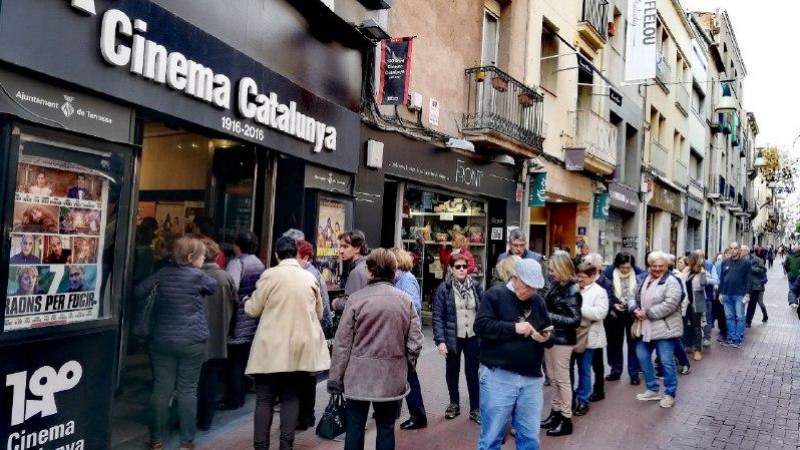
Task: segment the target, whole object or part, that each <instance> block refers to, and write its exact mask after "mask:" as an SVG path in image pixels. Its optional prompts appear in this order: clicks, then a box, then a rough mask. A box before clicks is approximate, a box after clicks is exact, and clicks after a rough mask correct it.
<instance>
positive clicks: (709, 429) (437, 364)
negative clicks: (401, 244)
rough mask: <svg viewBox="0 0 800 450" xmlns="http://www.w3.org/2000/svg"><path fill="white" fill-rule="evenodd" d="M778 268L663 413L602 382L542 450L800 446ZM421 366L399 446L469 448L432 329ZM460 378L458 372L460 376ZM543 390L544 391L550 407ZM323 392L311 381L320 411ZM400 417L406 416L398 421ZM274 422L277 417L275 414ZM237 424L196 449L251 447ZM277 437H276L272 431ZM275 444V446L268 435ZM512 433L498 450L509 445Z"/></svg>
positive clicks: (795, 364)
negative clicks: (416, 421) (755, 306)
mask: <svg viewBox="0 0 800 450" xmlns="http://www.w3.org/2000/svg"><path fill="white" fill-rule="evenodd" d="M779 267H780V265H779V264H776V265H775V269H773V270H772V271H771V272H770V273H769V278H770V282H769V283H768V285H767V292H766V295H765V301H766V303H767V308H768V310H769V317H770V319H769V322H768V323H767V324H761V322H760V321H761V313H760V312H757V313H756V318H755V319H754V320H753V323H754V326H753V328H751V329H748V330H747V333H746V335H745V344H744V346H743V348H742V349H738V350H737V349H733V348H725V347H720V346H718V345H717V344H716V343H715V344H714V346H713V347H712V348H711V349H709V350H708V351H707V352H706V354H705V356H704V358H703V360H702V361H700V362H694V363H693V366H692V373H691V374H690V375H687V376H680V377H679V386H678V395H677V403H676V405H675V407H674V408H672V409H662V408H659V407H658V403H657V402H638V401H637V400H636V399H635V394H637V393H639V392H642V391H643V390H644V386H643V385H642V386H640V387H636V386H631V385H630V384H629V383H628V379H627V377H626V376H624V377H623V379H622V380H621V381H619V382H613V383H606V400H604V401H601V402H598V403H593V404H592V405H591V410H590V412H589V414H588V415H587V416H585V417H577V418H575V419H574V424H575V432H574V434H573V435H571V436H568V437H562V438H547V437H544V435H543V438H542V447H543V448H544V449H582V450H589V449H621V450H627V449H630V450H633V449H664V450H667V449H669V450H672V449H717V448H719V449H722V448H725V449H764V450H768V449H800V434H799V433H800V379H798V380H797V381H795V380H793V378H792V374H793V373H798V374H800V357H797V356H796V353H797V352H796V351H795V349H796V345H797V343H798V342H797V339H798V338H797V336H798V331H800V321H798V318H797V316H796V315H795V314H794V313H793V311H792V310H790V309H789V308H788V306H787V305H786V300H785V299H786V291H787V286H786V278H785V277H784V276H783V274H782V272H781V269H779ZM425 332H426V348H425V351H424V353H423V356H422V358H421V359H420V362H419V371H420V379H421V380H422V388H423V396H424V398H425V404H426V407H427V409H428V415H429V424H428V427H427V428H426V429H423V430H418V431H410V432H409V431H402V430H399V429H398V430H397V448H398V450H402V449H410V450H437V449H443V450H467V449H469V450H472V449H475V448H476V442H477V436H478V432H479V427H478V426H477V425H476V424H474V423H472V422H470V421H469V420H468V419H467V417H466V414H462V415H461V416H460V417H458V418H456V419H454V420H450V421H448V420H444V418H443V415H444V408H445V406H446V403H447V389H446V387H445V384H444V360H443V358H442V357H440V356H439V355H438V354H437V353H436V352H435V349H434V348H433V344H432V342H430V341H431V339H430V334H431V333H430V329H427V330H425ZM462 378H463V377H462ZM461 392H462V397H461V403H462V407H463V408H464V409H466V404H467V403H466V402H467V396H466V385H465V384H464V382H463V379H462V388H461ZM550 395H551V393H550V388H545V405H546V406H545V408H544V411H543V413H545V414H546V413H547V412H548V405H549V398H550ZM326 399H327V394H325V393H324V383H321V384H320V385H319V395H318V408H317V409H318V413H317V417H319V415H320V413H321V409H322V408H324V404H325V400H326ZM403 418H404V417H403ZM276 422H277V420H276ZM245 423H246V425H242V426H239V427H237V428H234V429H232V430H231V431H229V432H225V433H224V434H222V435H221V436H218V437H216V438H214V439H213V440H210V441H208V440H207V441H206V442H203V439H202V438H201V439H200V440H199V443H201V444H202V445H201V446H200V449H202V450H206V449H231V450H238V449H242V450H244V449H249V448H252V447H251V446H252V423H251V422H250V421H245ZM273 435H277V433H273ZM374 436H375V434H374V424H372V423H370V424H369V430H368V434H367V447H366V448H367V449H372V448H374ZM272 445H273V448H276V449H277V448H278V445H277V442H276V441H275V438H274V437H273V444H272ZM295 448H296V449H298V450H303V449H318V450H328V449H331V450H333V449H341V448H342V443H341V442H334V441H325V440H322V439H319V438H318V437H316V436H315V435H314V433H313V431H307V432H304V433H299V434H298V435H297V439H296V444H295ZM513 448H514V445H513V438H512V439H509V441H508V443H507V444H506V445H505V446H504V449H513Z"/></svg>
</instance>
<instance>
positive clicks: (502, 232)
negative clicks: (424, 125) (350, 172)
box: [355, 126, 522, 320]
mask: <svg viewBox="0 0 800 450" xmlns="http://www.w3.org/2000/svg"><path fill="white" fill-rule="evenodd" d="M362 130H363V131H362V138H364V140H365V141H366V142H365V144H364V149H365V153H367V154H366V155H365V158H364V159H363V160H364V163H365V164H363V165H362V166H361V167H360V169H359V173H358V175H357V177H356V192H355V197H356V205H355V226H356V228H360V229H362V230H363V231H364V232H365V233H366V235H367V241H368V242H369V243H370V245H372V246H376V245H380V246H383V247H392V246H397V247H403V248H405V249H406V250H408V251H409V252H411V254H412V256H413V257H414V269H413V272H414V275H415V276H416V277H417V278H418V280H419V281H420V285H421V287H422V293H423V310H425V312H424V313H423V319H426V320H427V318H426V316H427V315H428V314H430V310H431V308H432V299H433V295H434V294H435V291H436V288H437V287H438V285H439V284H440V283H441V282H442V281H443V280H444V278H445V275H446V272H447V267H446V265H447V255H449V254H450V253H451V252H452V251H453V248H454V244H455V247H456V248H458V245H459V243H461V244H462V245H464V247H465V248H466V249H467V250H468V251H469V252H470V253H471V254H472V255H473V257H474V260H475V268H474V272H473V273H472V276H473V277H474V278H475V280H476V281H477V282H479V283H481V285H482V286H484V287H488V286H489V283H490V282H491V277H492V269H493V268H494V265H495V263H496V262H497V257H498V256H499V255H500V253H502V252H504V251H505V250H506V244H505V242H506V232H507V227H511V226H519V217H520V216H519V214H520V209H519V208H520V203H519V201H518V199H521V196H522V192H521V185H519V183H518V182H517V181H516V180H517V177H518V174H517V173H516V172H515V170H514V169H513V168H511V167H508V166H504V165H501V164H497V163H491V162H488V161H483V162H481V161H479V160H476V158H475V157H474V155H469V154H465V153H459V152H454V151H452V150H450V149H447V148H443V147H437V146H434V145H432V144H431V143H428V142H422V141H416V140H413V139H410V138H407V137H404V136H402V135H400V134H398V133H391V132H384V131H379V130H375V129H372V128H369V127H366V126H364V127H363V128H362ZM375 143H379V144H382V145H383V150H382V152H381V159H382V160H381V161H380V162H378V161H377V160H376V159H375V156H376V155H375V150H370V149H374V148H375ZM380 211H382V212H383V213H382V214H379V213H378V212H380Z"/></svg>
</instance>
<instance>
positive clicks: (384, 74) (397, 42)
mask: <svg viewBox="0 0 800 450" xmlns="http://www.w3.org/2000/svg"><path fill="white" fill-rule="evenodd" d="M413 39H414V38H410V37H405V38H395V39H388V40H384V41H381V69H380V72H379V74H380V83H379V85H378V104H379V105H402V104H405V102H406V98H407V97H408V82H409V80H410V78H411V44H412V42H413Z"/></svg>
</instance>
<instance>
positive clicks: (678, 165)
mask: <svg viewBox="0 0 800 450" xmlns="http://www.w3.org/2000/svg"><path fill="white" fill-rule="evenodd" d="M672 180H673V181H674V182H675V184H677V185H678V186H680V187H683V188H686V187H688V186H689V166H688V165H687V164H686V163H685V162H684V161H681V160H680V159H676V160H675V171H674V173H673V174H672Z"/></svg>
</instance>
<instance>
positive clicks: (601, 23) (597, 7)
mask: <svg viewBox="0 0 800 450" xmlns="http://www.w3.org/2000/svg"><path fill="white" fill-rule="evenodd" d="M581 20H582V21H583V22H586V23H588V24H589V25H591V26H592V28H594V30H595V31H597V34H599V35H600V37H602V38H603V40H607V39H608V1H606V0H583V15H582V16H581Z"/></svg>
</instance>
